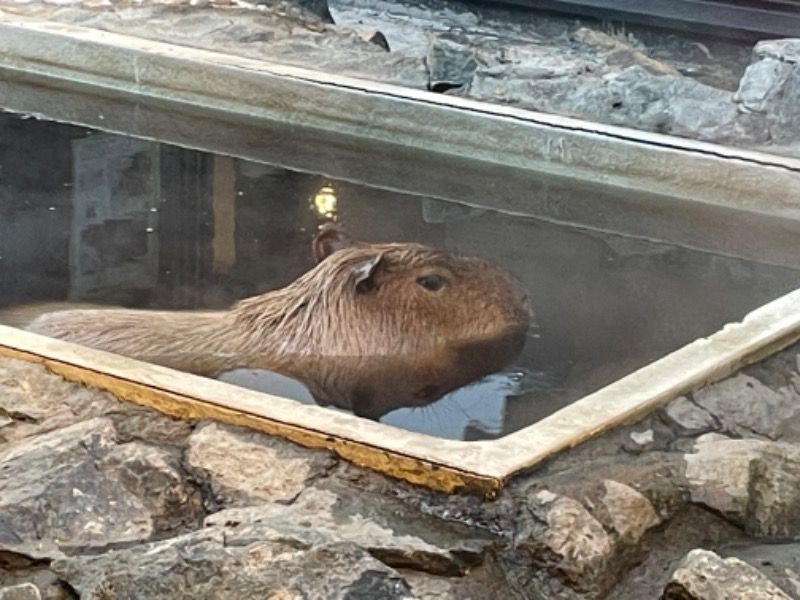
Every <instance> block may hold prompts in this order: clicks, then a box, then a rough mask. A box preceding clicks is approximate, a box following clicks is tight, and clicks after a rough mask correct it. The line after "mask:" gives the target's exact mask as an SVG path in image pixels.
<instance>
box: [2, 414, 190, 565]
mask: <svg viewBox="0 0 800 600" xmlns="http://www.w3.org/2000/svg"><path fill="white" fill-rule="evenodd" d="M164 452H165V451H163V450H160V449H141V448H140V449H134V448H133V447H130V448H125V447H117V446H116V431H115V429H114V426H113V424H112V422H111V421H110V420H109V419H106V418H96V419H91V420H89V421H86V422H83V423H78V424H75V425H72V426H70V427H66V428H64V429H59V430H56V431H53V432H50V433H46V434H43V435H40V436H37V437H35V438H31V439H25V440H21V441H19V442H17V443H15V444H12V445H10V446H9V447H8V448H6V450H5V451H3V452H2V453H0V548H2V549H4V550H7V551H12V552H18V553H20V554H25V555H28V556H32V557H42V558H44V557H53V556H59V555H60V554H61V552H62V551H65V550H67V549H69V550H70V551H74V550H77V549H81V548H102V547H107V546H110V545H116V544H122V543H129V542H134V541H139V540H145V539H147V538H148V537H150V536H151V535H152V534H153V533H154V532H155V531H156V529H157V521H158V520H159V519H160V518H162V517H163V518H165V519H168V520H173V519H175V518H176V513H177V512H184V513H188V514H191V513H192V512H193V503H192V502H191V501H189V500H190V498H191V497H192V495H193V494H192V492H191V491H189V490H188V489H187V488H186V486H185V483H184V482H183V480H182V478H181V477H180V475H179V474H178V473H177V470H176V467H175V464H174V463H175V462H176V461H173V460H172V459H171V458H169V457H168V455H165V454H164ZM170 463H172V464H170ZM126 482H127V483H128V484H129V485H130V486H131V488H128V487H126V485H125V483H126ZM162 486H163V489H162ZM194 504H197V502H195V503H194ZM148 506H150V507H152V508H153V509H154V510H155V512H152V511H151V510H149V509H148Z"/></svg>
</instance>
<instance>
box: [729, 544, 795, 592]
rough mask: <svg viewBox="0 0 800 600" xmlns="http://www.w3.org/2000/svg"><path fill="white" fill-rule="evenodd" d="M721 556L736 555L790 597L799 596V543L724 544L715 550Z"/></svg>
mask: <svg viewBox="0 0 800 600" xmlns="http://www.w3.org/2000/svg"><path fill="white" fill-rule="evenodd" d="M717 552H718V553H719V554H720V555H721V556H722V557H723V558H728V557H736V558H738V559H740V560H743V561H744V562H746V563H748V564H750V565H752V566H754V567H756V568H757V569H758V570H759V571H761V572H762V573H764V575H766V576H767V577H768V578H769V580H770V581H772V582H773V583H774V584H775V585H777V586H778V587H780V588H781V589H782V590H783V591H784V592H786V593H787V594H789V596H791V597H792V598H800V543H798V542H794V543H792V542H783V543H766V544H759V543H754V542H753V541H751V540H748V541H747V542H739V543H734V544H726V545H725V546H723V547H721V548H720V549H719V550H718V551H717Z"/></svg>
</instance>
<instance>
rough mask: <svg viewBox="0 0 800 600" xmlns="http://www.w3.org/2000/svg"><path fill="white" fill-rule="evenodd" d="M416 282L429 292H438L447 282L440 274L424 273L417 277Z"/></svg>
mask: <svg viewBox="0 0 800 600" xmlns="http://www.w3.org/2000/svg"><path fill="white" fill-rule="evenodd" d="M417 283H418V284H420V285H421V286H422V287H424V288H425V289H426V290H428V291H429V292H438V291H439V290H440V289H442V288H443V287H444V286H445V285H446V284H447V280H446V279H445V278H444V277H442V276H441V275H426V276H425V277H417Z"/></svg>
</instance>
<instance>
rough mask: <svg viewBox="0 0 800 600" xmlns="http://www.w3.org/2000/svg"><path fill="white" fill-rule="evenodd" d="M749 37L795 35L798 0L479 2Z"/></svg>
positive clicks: (799, 28)
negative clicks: (745, 0)
mask: <svg viewBox="0 0 800 600" xmlns="http://www.w3.org/2000/svg"><path fill="white" fill-rule="evenodd" d="M480 2H481V3H483V4H487V3H488V4H507V5H508V4H513V5H517V6H524V7H526V8H531V9H535V10H547V11H553V12H560V13H568V14H573V15H583V16H588V17H592V18H596V19H604V20H620V21H627V22H631V23H641V24H644V25H650V26H656V27H666V28H676V29H682V30H688V31H698V32H705V33H716V34H722V35H730V36H736V37H748V38H765V37H769V38H776V37H798V36H800V2H799V1H798V0H751V1H747V2H744V1H741V0H668V1H655V2H654V1H653V0H480Z"/></svg>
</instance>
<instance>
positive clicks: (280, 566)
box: [52, 528, 413, 600]
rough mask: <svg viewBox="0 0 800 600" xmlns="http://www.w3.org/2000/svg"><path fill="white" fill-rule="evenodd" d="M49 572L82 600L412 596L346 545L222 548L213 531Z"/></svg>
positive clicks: (71, 562) (75, 561) (219, 534)
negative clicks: (55, 575) (65, 582)
mask: <svg viewBox="0 0 800 600" xmlns="http://www.w3.org/2000/svg"><path fill="white" fill-rule="evenodd" d="M52 568H53V570H54V571H56V573H58V574H59V575H60V576H61V577H62V578H63V579H64V580H66V581H67V582H68V583H69V585H70V586H71V587H72V588H73V589H75V590H76V591H77V592H78V593H80V597H81V598H82V599H83V600H100V599H106V598H115V599H117V600H139V599H142V598H147V599H148V600H181V599H184V600H190V599H192V598H214V599H216V600H226V599H231V600H234V599H235V600H239V599H241V598H276V599H277V598H281V599H283V598H285V599H287V600H288V599H294V598H307V599H309V600H316V599H319V600H329V599H337V598H341V599H344V598H348V599H349V598H353V599H355V598H363V599H367V598H387V599H401V598H412V597H413V596H412V594H411V591H410V589H409V587H408V584H406V582H405V581H404V580H403V579H402V578H401V577H400V576H399V575H398V574H397V573H396V572H395V571H393V570H392V569H390V568H389V567H387V566H385V565H384V564H382V563H380V562H378V561H377V560H375V559H374V558H372V557H371V556H370V555H369V554H368V553H367V552H365V551H364V550H361V549H359V548H357V547H356V546H354V545H352V544H330V545H323V546H317V547H313V548H309V547H307V546H302V545H296V544H293V543H292V542H285V541H280V540H278V541H262V540H252V541H250V542H249V543H247V544H242V543H229V542H228V541H227V540H226V534H225V531H224V530H223V529H221V528H212V529H206V530H201V531H198V532H194V533H190V534H186V535H183V536H179V537H176V538H173V539H170V540H166V541H163V542H156V543H151V544H144V545H140V546H136V547H133V548H130V549H126V550H119V551H112V552H108V553H105V554H102V555H100V556H81V557H75V558H69V559H65V560H59V561H56V562H54V563H53V565H52Z"/></svg>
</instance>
